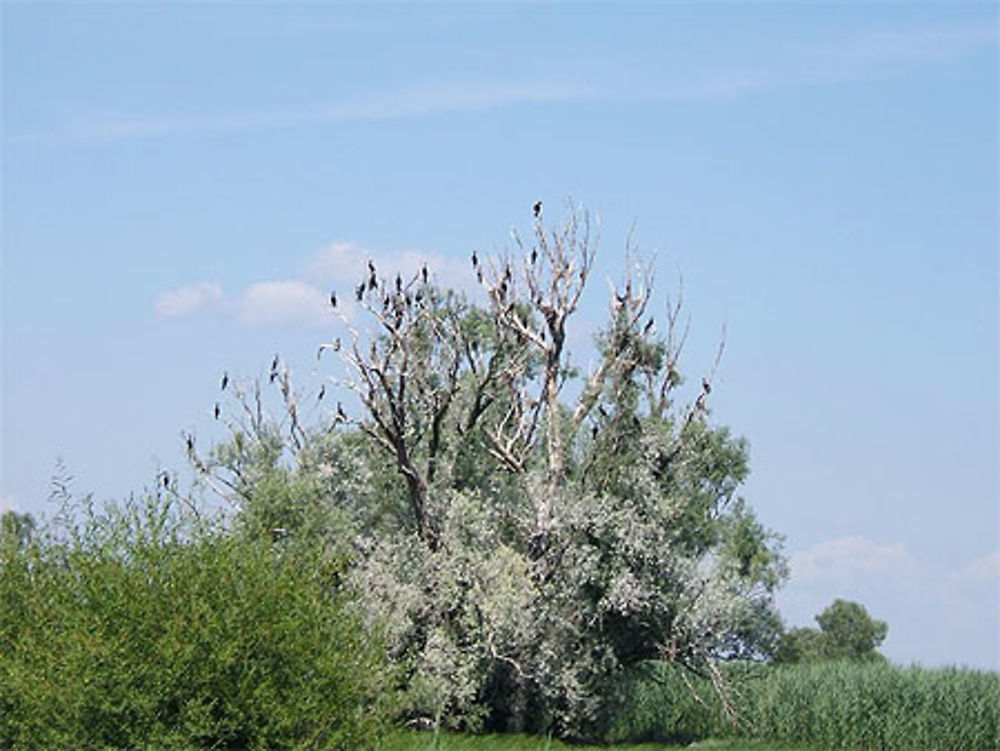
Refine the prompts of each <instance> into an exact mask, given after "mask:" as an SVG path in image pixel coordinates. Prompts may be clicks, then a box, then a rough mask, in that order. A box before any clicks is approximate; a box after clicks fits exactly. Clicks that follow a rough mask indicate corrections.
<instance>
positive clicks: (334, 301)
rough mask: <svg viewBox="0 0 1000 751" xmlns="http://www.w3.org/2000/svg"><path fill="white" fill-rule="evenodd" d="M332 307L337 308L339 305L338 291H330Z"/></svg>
mask: <svg viewBox="0 0 1000 751" xmlns="http://www.w3.org/2000/svg"><path fill="white" fill-rule="evenodd" d="M330 307H331V308H336V307H337V293H336V292H331V293H330Z"/></svg>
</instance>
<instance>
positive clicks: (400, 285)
mask: <svg viewBox="0 0 1000 751" xmlns="http://www.w3.org/2000/svg"><path fill="white" fill-rule="evenodd" d="M402 291H403V277H402V276H400V275H399V274H396V294H397V295H398V294H399V293H400V292H402Z"/></svg>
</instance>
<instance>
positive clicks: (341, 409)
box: [337, 402, 347, 420]
mask: <svg viewBox="0 0 1000 751" xmlns="http://www.w3.org/2000/svg"><path fill="white" fill-rule="evenodd" d="M337 417H338V418H339V419H341V420H346V419H347V413H345V412H344V407H343V405H342V404H341V403H340V402H337Z"/></svg>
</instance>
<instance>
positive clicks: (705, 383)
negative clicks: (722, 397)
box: [701, 378, 712, 394]
mask: <svg viewBox="0 0 1000 751" xmlns="http://www.w3.org/2000/svg"><path fill="white" fill-rule="evenodd" d="M701 388H702V391H704V392H705V393H706V394H711V393H712V384H710V383H709V382H708V379H707V378H702V379H701Z"/></svg>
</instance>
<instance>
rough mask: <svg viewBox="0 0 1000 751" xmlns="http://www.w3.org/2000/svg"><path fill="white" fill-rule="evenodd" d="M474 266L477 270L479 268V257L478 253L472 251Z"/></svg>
mask: <svg viewBox="0 0 1000 751" xmlns="http://www.w3.org/2000/svg"><path fill="white" fill-rule="evenodd" d="M472 265H473V266H475V267H476V268H478V267H479V256H477V255H476V251H472Z"/></svg>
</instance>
